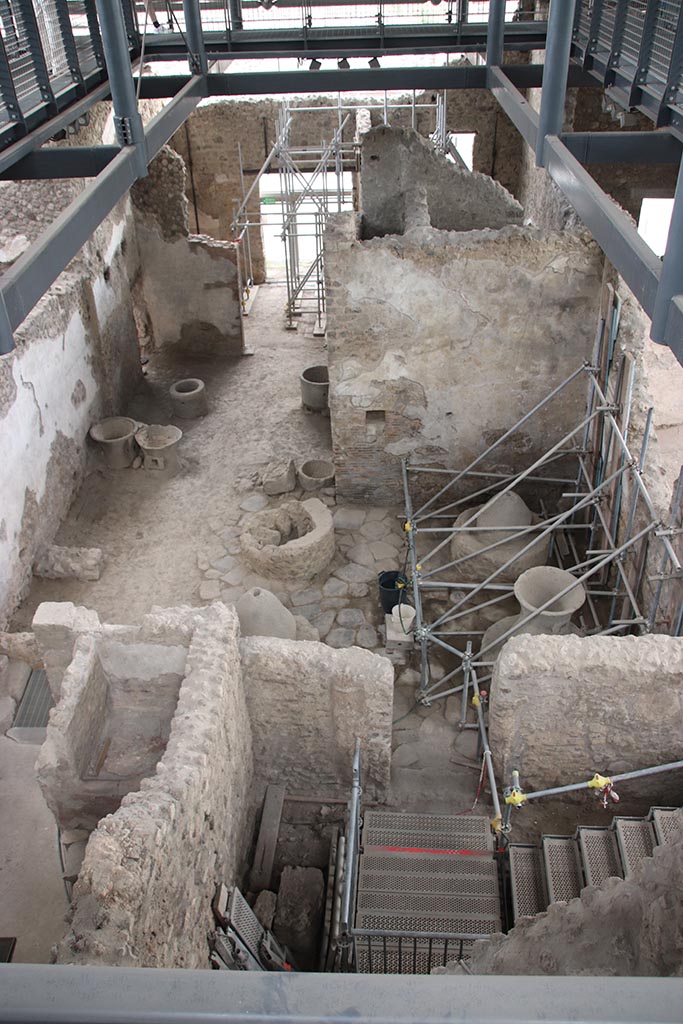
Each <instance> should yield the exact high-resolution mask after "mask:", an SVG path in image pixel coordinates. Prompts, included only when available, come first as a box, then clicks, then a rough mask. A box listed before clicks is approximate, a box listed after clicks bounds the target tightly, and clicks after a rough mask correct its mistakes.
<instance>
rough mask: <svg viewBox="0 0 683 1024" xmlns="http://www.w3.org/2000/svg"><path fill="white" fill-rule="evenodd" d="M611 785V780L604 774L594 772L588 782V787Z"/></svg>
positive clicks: (601, 787) (603, 787)
mask: <svg viewBox="0 0 683 1024" xmlns="http://www.w3.org/2000/svg"><path fill="white" fill-rule="evenodd" d="M611 785H612V780H611V779H610V778H608V777H607V776H606V775H598V773H597V772H596V773H595V775H594V776H593V778H592V779H591V780H590V782H589V783H588V788H589V789H605V788H606V787H607V786H611Z"/></svg>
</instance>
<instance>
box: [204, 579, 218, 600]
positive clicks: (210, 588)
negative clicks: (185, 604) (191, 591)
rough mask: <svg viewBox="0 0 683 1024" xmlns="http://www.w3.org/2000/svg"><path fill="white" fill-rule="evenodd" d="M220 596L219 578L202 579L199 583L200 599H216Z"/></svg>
mask: <svg viewBox="0 0 683 1024" xmlns="http://www.w3.org/2000/svg"><path fill="white" fill-rule="evenodd" d="M220 596H221V584H220V580H204V582H203V583H200V584H199V599H200V600H201V601H217V600H218V598H219V597H220Z"/></svg>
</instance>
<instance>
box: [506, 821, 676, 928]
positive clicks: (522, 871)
mask: <svg viewBox="0 0 683 1024" xmlns="http://www.w3.org/2000/svg"><path fill="white" fill-rule="evenodd" d="M679 829H680V825H679V818H678V816H677V810H676V808H673V807H652V808H651V809H650V813H649V814H648V816H647V818H626V817H616V818H614V819H613V821H612V824H611V825H610V826H605V827H599V826H592V825H590V826H589V825H581V826H579V828H577V830H576V832H575V834H574V835H573V836H543V838H542V839H541V843H540V845H539V846H533V845H529V844H521V843H511V844H510V846H509V848H508V849H509V856H510V890H511V896H512V918H513V923H514V922H516V921H517V920H518V919H519V918H520V917H530V916H531V917H532V916H533V915H535V914H540V913H541V912H542V911H543V910H546V908H547V907H548V905H549V904H550V903H559V902H561V901H566V900H571V899H574V898H575V897H577V896H579V895H580V893H581V890H582V889H583V888H584V886H586V885H600V884H601V883H602V882H604V881H605V879H607V878H613V877H616V878H630V877H631V876H632V875H633V873H634V871H635V870H636V869H637V868H638V867H639V865H640V864H641V863H642V862H643V860H645V858H646V857H651V856H652V852H653V850H654V848H655V846H663V845H664V844H665V843H669V842H671V841H672V840H673V839H674V838H675V836H676V835H677V833H678V831H679Z"/></svg>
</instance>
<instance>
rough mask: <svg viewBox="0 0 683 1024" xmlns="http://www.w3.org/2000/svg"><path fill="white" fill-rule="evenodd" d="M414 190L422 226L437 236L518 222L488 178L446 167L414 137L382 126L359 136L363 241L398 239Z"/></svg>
mask: <svg viewBox="0 0 683 1024" xmlns="http://www.w3.org/2000/svg"><path fill="white" fill-rule="evenodd" d="M416 185H417V186H420V187H422V188H423V189H424V192H425V197H426V202H427V212H428V220H427V225H431V226H432V227H434V228H439V229H440V230H442V231H472V230H477V229H480V228H502V227H505V226H506V225H508V224H519V223H521V220H522V207H521V206H520V205H519V203H518V202H517V201H516V200H515V199H513V197H512V196H511V195H510V193H509V192H507V191H506V190H505V189H504V188H503V187H502V185H499V184H498V182H496V181H494V180H493V178H490V177H488V176H487V175H484V174H477V173H474V172H471V171H467V170H464V169H463V168H461V167H458V166H457V165H456V164H453V163H451V162H450V161H449V160H447V159H446V158H445V157H443V156H442V155H441V154H440V153H437V151H436V150H435V149H434V147H433V146H432V144H431V143H430V142H428V141H427V139H425V138H424V137H423V136H421V135H418V134H417V132H414V131H410V130H408V129H400V128H392V127H388V126H382V127H380V128H374V129H372V130H371V131H369V132H367V133H366V134H365V135H364V136H363V147H362V167H361V206H362V210H363V237H364V238H374V237H375V236H376V235H389V234H402V233H403V232H404V231H405V230H406V226H407V224H406V218H407V217H408V218H409V219H410V220H412V216H413V210H412V209H411V207H412V206H413V205H414V204H415V196H414V190H415V188H416Z"/></svg>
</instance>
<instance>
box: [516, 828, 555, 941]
mask: <svg viewBox="0 0 683 1024" xmlns="http://www.w3.org/2000/svg"><path fill="white" fill-rule="evenodd" d="M509 850H510V883H511V885H510V888H511V889H512V916H513V920H514V921H515V923H516V922H517V921H518V919H519V918H520V917H535V916H536V914H540V913H541V911H543V910H545V909H546V907H547V905H548V898H547V896H546V892H545V882H544V881H543V864H542V859H541V851H540V850H539V849H538V847H537V846H525V845H521V844H520V845H519V846H517V845H513V844H511V845H510V847H509Z"/></svg>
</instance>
